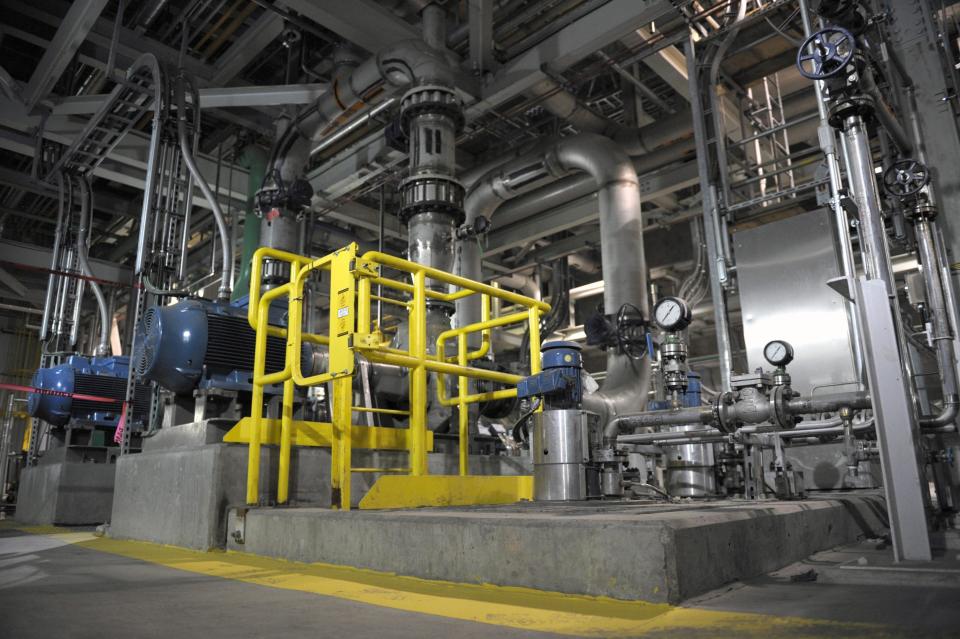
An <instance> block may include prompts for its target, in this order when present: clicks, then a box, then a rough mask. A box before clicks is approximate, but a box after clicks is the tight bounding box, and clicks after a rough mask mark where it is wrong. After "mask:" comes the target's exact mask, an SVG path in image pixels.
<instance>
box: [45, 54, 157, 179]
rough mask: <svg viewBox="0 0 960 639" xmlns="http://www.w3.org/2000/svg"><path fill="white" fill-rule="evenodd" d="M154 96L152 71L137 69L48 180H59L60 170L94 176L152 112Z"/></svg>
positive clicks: (149, 69) (47, 175) (110, 99)
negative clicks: (101, 165)
mask: <svg viewBox="0 0 960 639" xmlns="http://www.w3.org/2000/svg"><path fill="white" fill-rule="evenodd" d="M154 96H155V89H154V76H153V72H152V70H151V68H150V67H149V66H137V67H136V70H135V71H133V73H132V74H131V75H130V76H129V77H128V78H126V79H125V80H120V81H119V82H118V83H117V85H116V86H115V87H114V89H113V91H111V92H110V95H109V96H108V97H107V100H106V102H104V104H103V106H101V107H100V109H99V110H98V111H97V112H96V113H95V114H94V116H93V117H92V118H91V119H90V121H89V122H87V125H86V126H85V127H84V128H83V131H81V132H80V135H79V136H78V137H77V139H76V140H74V141H73V144H71V145H70V146H69V147H68V148H67V150H66V151H64V152H63V154H62V155H61V156H60V158H59V159H57V161H56V162H54V164H53V166H52V167H50V169H49V170H48V171H47V172H46V174H45V175H44V180H46V181H48V182H49V181H51V180H54V179H56V175H57V172H58V171H64V172H68V171H69V172H71V173H73V174H74V175H80V176H89V175H90V174H92V173H93V171H94V169H96V168H97V167H98V166H100V164H101V163H102V162H103V161H104V160H105V159H106V157H107V155H108V154H109V153H110V152H111V151H113V149H114V147H116V146H117V144H119V142H120V140H122V139H123V137H124V136H125V135H126V134H127V132H129V131H130V129H132V128H133V127H134V126H135V125H136V124H137V123H138V122H140V121H141V119H142V118H143V117H144V116H145V115H146V114H147V113H148V112H149V111H150V110H152V107H153V101H154Z"/></svg>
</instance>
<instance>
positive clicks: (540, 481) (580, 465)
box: [533, 410, 589, 501]
mask: <svg viewBox="0 0 960 639" xmlns="http://www.w3.org/2000/svg"><path fill="white" fill-rule="evenodd" d="M588 454H589V453H588V448H587V428H586V414H585V413H583V412H582V411H580V410H547V411H543V412H542V413H538V414H536V415H535V416H534V425H533V498H534V500H536V501H575V500H583V499H586V498H587V481H586V462H587V461H588Z"/></svg>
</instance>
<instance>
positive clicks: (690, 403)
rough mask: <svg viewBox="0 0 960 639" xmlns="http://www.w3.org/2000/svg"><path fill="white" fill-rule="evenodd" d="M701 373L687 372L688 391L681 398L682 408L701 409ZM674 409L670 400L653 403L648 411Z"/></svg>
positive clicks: (648, 407)
mask: <svg viewBox="0 0 960 639" xmlns="http://www.w3.org/2000/svg"><path fill="white" fill-rule="evenodd" d="M700 405H701V404H700V373H694V372H693V371H689V372H687V391H686V392H685V393H684V394H683V395H681V396H680V406H682V407H683V408H700ZM672 407H673V404H672V403H671V402H670V400H668V399H665V400H660V401H652V402H650V403H649V404H648V406H647V410H669V409H670V408H672Z"/></svg>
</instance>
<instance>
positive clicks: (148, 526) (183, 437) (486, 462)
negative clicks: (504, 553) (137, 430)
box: [104, 419, 530, 550]
mask: <svg viewBox="0 0 960 639" xmlns="http://www.w3.org/2000/svg"><path fill="white" fill-rule="evenodd" d="M233 425H234V422H233V421H231V420H218V419H211V420H207V421H204V422H195V423H192V424H184V425H180V426H175V427H172V428H165V429H163V430H160V431H158V432H157V433H156V434H155V435H153V436H151V437H146V438H144V441H143V451H142V452H140V453H137V454H134V455H124V456H122V457H120V458H119V459H118V460H117V464H116V467H117V486H116V491H115V492H116V494H115V496H114V500H113V512H112V516H111V517H109V519H110V534H111V535H112V536H114V537H117V538H125V539H140V540H144V541H152V542H156V543H161V544H172V545H175V546H183V547H186V548H196V549H198V550H210V549H213V548H222V547H223V546H224V544H225V543H226V535H227V531H226V522H227V510H228V509H229V508H231V507H237V506H242V505H243V504H244V503H245V501H246V486H247V446H246V445H245V444H224V443H223V435H224V433H225V432H227V431H228V430H229V429H230V428H231V427H233ZM260 456H261V459H260V495H261V503H264V504H271V503H276V494H277V473H278V464H279V449H278V447H277V446H263V447H261V453H260ZM353 463H354V466H367V467H378V468H383V467H397V466H405V465H407V454H406V452H403V451H372V450H360V449H358V450H354V452H353ZM470 463H471V470H472V472H475V473H483V474H491V475H492V474H500V475H516V474H530V466H529V461H527V460H526V459H524V458H520V457H502V456H473V457H471V460H470ZM428 465H429V469H430V472H431V473H432V474H456V472H457V455H456V454H443V453H431V454H429V455H428ZM379 476H380V475H379V474H378V473H356V474H354V475H353V477H352V494H353V500H354V505H355V506H356V505H357V504H358V503H359V501H360V499H361V498H362V497H363V496H364V495H365V494H366V492H367V491H368V490H370V487H371V486H372V485H373V483H374V482H375V481H376V480H377V478H378V477H379ZM330 492H331V491H330V449H329V448H314V447H305V446H295V447H294V448H293V449H292V451H291V456H290V501H291V504H292V505H294V506H319V507H324V508H328V507H329V506H330ZM106 519H107V518H106V517H105V518H104V520H106Z"/></svg>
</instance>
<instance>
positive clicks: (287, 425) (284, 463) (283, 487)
mask: <svg viewBox="0 0 960 639" xmlns="http://www.w3.org/2000/svg"><path fill="white" fill-rule="evenodd" d="M295 387H296V385H295V384H294V383H293V379H288V380H287V381H285V382H284V383H283V412H282V413H281V414H280V463H279V464H278V466H279V476H278V477H277V503H278V504H285V503H287V501H288V500H289V496H290V439H291V435H292V434H293V391H294V388H295Z"/></svg>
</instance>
